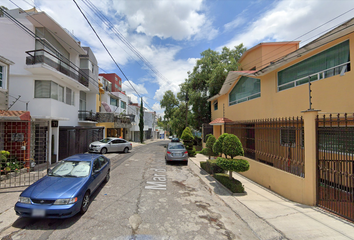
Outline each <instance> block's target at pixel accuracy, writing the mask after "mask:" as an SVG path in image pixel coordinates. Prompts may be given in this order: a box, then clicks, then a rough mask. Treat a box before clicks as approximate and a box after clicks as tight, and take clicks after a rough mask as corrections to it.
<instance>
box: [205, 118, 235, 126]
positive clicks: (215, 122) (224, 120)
mask: <svg viewBox="0 0 354 240" xmlns="http://www.w3.org/2000/svg"><path fill="white" fill-rule="evenodd" d="M228 122H232V120H230V119H228V118H224V117H222V118H217V119H215V120H213V121H211V122H210V123H209V124H210V125H224V124H225V123H228Z"/></svg>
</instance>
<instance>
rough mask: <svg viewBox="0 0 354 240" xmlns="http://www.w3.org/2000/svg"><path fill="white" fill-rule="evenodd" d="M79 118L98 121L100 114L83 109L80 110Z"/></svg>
mask: <svg viewBox="0 0 354 240" xmlns="http://www.w3.org/2000/svg"><path fill="white" fill-rule="evenodd" d="M79 120H80V121H93V122H97V121H98V116H97V114H96V113H95V112H92V111H82V110H79Z"/></svg>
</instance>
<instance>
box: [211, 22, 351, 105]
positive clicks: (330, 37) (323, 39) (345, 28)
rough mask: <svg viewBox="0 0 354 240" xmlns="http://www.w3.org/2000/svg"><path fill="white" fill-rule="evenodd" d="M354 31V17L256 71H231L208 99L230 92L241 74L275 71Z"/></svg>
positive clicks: (260, 73) (255, 75)
mask: <svg viewBox="0 0 354 240" xmlns="http://www.w3.org/2000/svg"><path fill="white" fill-rule="evenodd" d="M352 32H354V18H352V19H350V20H348V21H346V22H344V23H343V24H341V25H340V26H338V27H336V28H334V29H332V30H331V31H329V32H327V33H326V34H324V35H322V36H320V37H318V38H316V39H315V40H313V41H312V42H310V43H308V44H306V45H305V46H303V47H301V48H299V49H297V50H296V51H294V52H291V53H289V54H287V55H285V56H284V57H282V58H280V59H279V60H277V61H275V62H272V63H271V64H270V65H268V66H266V67H264V68H262V69H259V70H256V71H248V74H247V73H245V72H247V71H234V72H229V74H228V75H227V78H226V80H225V82H224V84H223V85H222V87H221V89H220V92H219V93H218V94H216V95H214V96H213V97H211V98H209V99H208V101H212V100H214V99H216V98H218V97H219V96H221V95H224V94H226V93H228V92H229V90H230V87H231V85H233V84H234V83H235V81H236V80H237V78H238V77H239V76H241V75H242V76H248V77H254V78H257V77H258V76H263V75H265V74H267V73H269V72H271V71H274V70H275V69H278V68H280V67H282V66H284V65H286V64H288V63H290V62H292V61H294V60H296V59H297V58H300V57H302V56H303V55H304V54H309V53H311V52H312V51H314V50H316V49H318V48H320V47H322V46H323V45H325V44H327V43H330V42H332V41H334V40H336V39H338V38H341V37H343V36H345V35H347V34H349V33H352Z"/></svg>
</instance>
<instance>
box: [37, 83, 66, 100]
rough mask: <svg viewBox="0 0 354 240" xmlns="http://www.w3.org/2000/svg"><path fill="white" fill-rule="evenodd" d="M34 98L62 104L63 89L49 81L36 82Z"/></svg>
mask: <svg viewBox="0 0 354 240" xmlns="http://www.w3.org/2000/svg"><path fill="white" fill-rule="evenodd" d="M34 85H35V86H34V97H35V98H51V99H55V100H58V101H60V102H64V87H63V86H60V85H59V84H57V83H56V82H53V81H49V80H36V81H35V83H34Z"/></svg>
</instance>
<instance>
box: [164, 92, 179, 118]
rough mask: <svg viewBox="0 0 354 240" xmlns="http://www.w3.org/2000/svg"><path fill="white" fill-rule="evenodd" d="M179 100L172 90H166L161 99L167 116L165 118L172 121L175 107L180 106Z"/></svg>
mask: <svg viewBox="0 0 354 240" xmlns="http://www.w3.org/2000/svg"><path fill="white" fill-rule="evenodd" d="M178 104H179V102H178V100H177V99H176V97H175V95H174V94H173V92H172V91H171V90H168V91H166V92H165V94H164V95H163V97H162V100H161V101H160V105H161V107H162V108H165V116H164V119H165V120H167V121H170V120H171V118H172V115H173V112H174V110H175V108H176V107H177V106H178Z"/></svg>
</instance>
